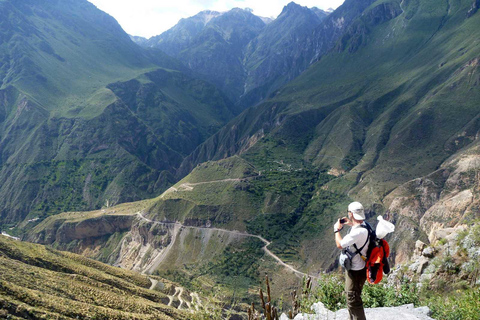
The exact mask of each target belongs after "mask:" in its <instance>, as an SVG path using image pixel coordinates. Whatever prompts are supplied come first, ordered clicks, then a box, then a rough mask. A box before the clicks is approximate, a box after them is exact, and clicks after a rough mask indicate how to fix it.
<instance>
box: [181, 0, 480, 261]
mask: <svg viewBox="0 0 480 320" xmlns="http://www.w3.org/2000/svg"><path fill="white" fill-rule="evenodd" d="M471 7H472V2H471V1H441V2H438V1H428V0H423V1H411V2H400V1H377V2H375V3H373V4H372V5H371V6H369V7H368V8H367V9H366V10H365V11H364V12H363V13H362V14H361V15H360V16H358V18H357V19H356V20H355V21H354V22H353V23H352V25H351V27H350V28H348V30H347V31H346V32H345V33H344V34H343V36H341V37H340V40H339V41H338V42H337V44H336V46H335V47H334V49H333V50H332V51H331V52H330V53H329V54H328V55H326V56H324V57H322V58H321V60H320V61H318V62H317V63H315V64H314V65H313V66H312V67H310V68H309V69H308V70H307V71H306V72H304V73H303V74H302V75H301V76H300V77H298V78H297V79H296V80H294V81H292V82H291V83H289V84H288V85H286V86H285V87H283V88H281V89H280V90H278V91H277V92H276V93H275V95H274V96H272V97H271V98H270V99H269V100H267V101H266V102H264V103H262V104H260V105H259V106H256V107H253V108H250V109H248V110H246V111H245V112H243V113H242V114H241V115H239V116H238V117H237V118H235V119H234V120H233V121H231V122H230V123H229V124H228V125H227V126H225V127H224V128H222V129H221V130H220V131H219V132H218V133H217V134H215V135H214V136H212V137H211V138H209V139H208V140H207V141H206V142H205V143H204V144H202V145H201V146H200V147H199V148H197V149H196V150H195V151H194V152H193V153H192V154H191V155H190V156H189V157H188V158H186V159H185V160H184V162H183V163H182V167H181V172H182V173H187V172H189V171H190V170H191V169H192V168H193V167H194V166H196V164H197V163H202V162H205V161H211V160H217V159H223V158H224V157H226V156H231V155H240V156H241V157H242V158H243V159H245V160H247V161H248V162H249V163H251V164H252V165H253V166H254V167H255V169H256V170H257V171H261V172H276V175H278V176H280V177H282V178H281V179H280V181H285V180H287V181H294V179H295V177H301V175H300V174H299V173H298V172H302V171H303V170H310V171H311V173H310V174H309V177H311V178H313V183H312V184H311V187H310V189H309V188H306V190H309V191H308V192H307V193H306V195H309V197H308V196H307V197H306V198H305V202H304V203H303V204H302V205H300V204H301V203H302V202H297V203H294V205H293V207H290V208H289V209H288V210H287V212H289V214H288V215H284V213H283V212H282V210H280V209H278V208H275V210H272V215H271V216H270V217H268V218H266V217H263V216H262V215H256V214H255V213H254V214H253V215H244V217H245V218H246V220H247V225H250V226H252V225H253V226H254V227H255V229H251V230H255V232H256V233H259V234H262V235H264V236H270V234H271V232H273V230H277V229H278V230H279V231H278V234H279V238H278V239H281V238H284V239H292V240H293V241H290V242H289V241H285V240H282V241H281V242H279V241H278V240H277V242H276V241H273V244H272V248H275V246H276V243H277V244H278V246H279V248H281V249H280V250H279V251H277V252H279V253H280V252H283V253H285V252H288V251H289V250H292V249H293V252H295V255H296V257H295V258H294V259H297V260H298V261H302V260H303V261H304V263H305V265H309V264H310V263H318V261H321V262H320V263H321V264H323V267H325V268H328V267H332V266H334V264H329V263H327V261H330V262H332V263H333V261H334V258H335V254H334V252H335V248H334V246H333V244H332V242H331V239H330V236H329V232H328V230H329V228H330V227H331V225H332V224H333V223H334V220H335V219H336V217H338V216H340V215H342V212H343V211H344V208H345V207H346V206H345V204H347V203H348V202H349V201H352V200H353V199H355V200H359V201H361V202H362V203H364V204H365V205H366V206H367V208H368V212H369V216H373V215H375V214H378V213H384V212H386V211H387V208H388V204H387V205H384V203H383V199H384V197H385V196H386V195H388V193H389V192H390V191H391V190H393V189H394V188H396V187H397V186H399V185H401V184H403V183H405V182H407V181H409V180H411V179H414V178H418V177H421V176H425V175H428V174H430V173H431V172H433V171H435V170H436V169H437V168H438V167H439V166H440V165H441V164H442V163H443V161H445V159H447V158H448V157H450V156H452V155H454V154H456V152H458V151H460V150H462V148H465V147H468V146H469V145H470V144H471V143H472V142H474V141H475V140H476V137H477V136H478V115H479V112H480V109H479V104H478V101H480V96H479V92H480V91H479V90H478V85H479V83H480V73H479V57H480V50H479V47H478V45H477V43H478V41H477V37H476V32H475V30H477V29H478V27H479V24H480V16H479V15H478V13H476V14H473V15H470V16H468V15H467V13H468V12H469V10H470V9H471ZM344 9H345V8H344ZM297 170H302V171H297ZM323 170H324V171H323ZM322 171H323V172H328V173H329V174H330V175H331V176H334V177H331V178H332V179H331V180H330V181H327V182H323V179H318V181H320V182H316V181H317V180H316V178H315V174H318V173H319V172H320V173H322ZM265 176H266V178H267V180H268V181H269V184H270V185H271V186H273V188H274V189H275V190H277V191H280V190H282V187H283V185H282V183H279V180H276V178H273V177H271V176H270V177H269V176H267V175H266V174H265ZM302 181H304V182H307V181H309V180H308V179H306V178H305V177H303V178H302ZM267 185H268V184H267ZM265 188H266V187H265V186H263V187H262V188H261V189H260V190H265ZM295 194H296V195H299V194H300V191H295ZM283 208H287V206H283ZM299 209H301V214H297V215H295V214H294V212H296V210H299ZM257 212H258V211H257ZM414 224H415V223H414ZM417 224H418V222H417ZM401 225H402V227H401V228H399V232H409V230H410V229H409V228H411V227H412V224H411V223H401ZM284 226H289V227H288V228H285V227H284ZM402 228H404V229H402ZM414 228H415V230H416V231H415V232H416V234H417V235H419V236H422V237H425V234H423V231H422V230H421V229H419V228H418V226H417V227H414ZM325 230H326V231H325ZM304 233H306V234H307V235H304ZM298 234H301V236H299V237H298V236H296V235H298ZM324 238H325V239H324ZM272 239H273V238H272ZM295 241H299V244H296V245H295ZM282 242H283V243H282ZM285 243H286V244H287V245H285ZM319 245H321V246H322V250H320V251H319V250H315V249H314V248H317V247H318V246H319ZM272 250H273V249H272ZM309 257H310V258H309ZM315 261H316V262H315Z"/></svg>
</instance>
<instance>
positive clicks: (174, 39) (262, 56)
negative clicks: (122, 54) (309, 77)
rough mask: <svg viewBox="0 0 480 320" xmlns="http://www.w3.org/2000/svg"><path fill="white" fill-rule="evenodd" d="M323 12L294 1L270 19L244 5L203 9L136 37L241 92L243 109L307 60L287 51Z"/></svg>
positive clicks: (234, 96)
mask: <svg viewBox="0 0 480 320" xmlns="http://www.w3.org/2000/svg"><path fill="white" fill-rule="evenodd" d="M326 16H327V13H326V12H324V11H322V10H320V9H318V8H314V9H308V8H307V7H302V6H299V5H297V4H295V3H293V2H291V3H290V4H288V5H287V6H285V8H284V9H283V11H282V13H281V14H280V15H279V16H278V17H277V18H276V19H275V20H273V21H269V20H266V19H265V18H261V17H257V16H255V15H253V14H252V13H251V11H250V10H249V9H245V10H242V9H238V8H236V9H232V10H230V11H228V12H224V13H219V12H213V11H203V12H200V13H199V14H197V15H195V16H193V17H190V18H188V19H182V20H180V22H179V23H178V24H177V25H176V26H174V27H173V28H171V29H170V30H168V31H166V32H164V33H163V34H161V35H159V36H156V37H153V38H151V39H149V40H148V42H147V43H146V44H145V43H143V42H137V43H138V44H140V45H143V46H148V47H155V48H159V49H161V50H163V51H164V52H166V53H167V54H169V55H171V56H173V57H176V58H178V59H179V60H180V61H182V62H183V63H184V64H185V65H187V66H188V67H190V68H191V69H192V70H194V71H195V72H196V73H198V74H201V75H203V76H205V78H206V79H207V80H209V81H212V82H213V83H214V84H216V85H217V86H218V87H219V88H221V89H222V90H223V91H224V92H225V93H226V94H227V96H228V97H229V98H230V99H231V100H233V101H238V100H239V99H240V98H242V97H244V96H246V97H245V98H243V99H242V101H241V102H239V106H240V107H241V108H242V109H245V108H247V107H249V106H250V105H252V104H255V103H257V102H259V100H261V99H263V98H264V97H266V95H267V94H268V93H270V92H271V91H272V90H274V89H276V88H278V87H279V86H280V85H283V84H285V83H286V82H287V81H289V80H291V79H292V78H293V77H295V76H297V75H298V74H299V73H300V72H301V71H303V70H304V69H305V68H306V67H307V66H308V62H309V61H310V60H308V61H307V63H306V65H305V63H304V62H303V61H302V62H299V61H297V60H298V57H297V56H295V55H293V54H292V52H295V51H297V49H296V47H298V46H300V44H301V43H303V42H304V41H305V40H306V38H307V37H308V36H310V34H311V32H312V31H313V30H314V28H315V27H317V26H318V25H319V23H320V21H321V20H322V19H324V18H325V17H326ZM302 45H303V44H302ZM298 64H301V66H299V65H298ZM292 70H293V71H292ZM286 71H288V73H287V72H286ZM286 73H287V74H288V75H287V76H284V74H286ZM249 92H252V93H251V94H250V95H248V93H249Z"/></svg>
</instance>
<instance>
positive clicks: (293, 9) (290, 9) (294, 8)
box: [280, 1, 308, 15]
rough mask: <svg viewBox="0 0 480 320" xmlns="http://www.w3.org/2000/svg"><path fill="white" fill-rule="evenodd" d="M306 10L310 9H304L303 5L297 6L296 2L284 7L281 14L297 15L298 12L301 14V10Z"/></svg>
mask: <svg viewBox="0 0 480 320" xmlns="http://www.w3.org/2000/svg"><path fill="white" fill-rule="evenodd" d="M305 9H308V8H307V7H302V6H301V5H299V4H296V3H295V2H293V1H292V2H290V3H289V4H287V5H286V6H285V7H283V10H282V13H280V15H282V14H289V13H297V12H300V10H305Z"/></svg>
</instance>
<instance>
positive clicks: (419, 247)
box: [415, 240, 427, 255]
mask: <svg viewBox="0 0 480 320" xmlns="http://www.w3.org/2000/svg"><path fill="white" fill-rule="evenodd" d="M426 246H427V245H426V244H425V243H424V242H423V241H421V240H417V241H416V242H415V254H416V255H420V254H422V251H423V249H425V247H426Z"/></svg>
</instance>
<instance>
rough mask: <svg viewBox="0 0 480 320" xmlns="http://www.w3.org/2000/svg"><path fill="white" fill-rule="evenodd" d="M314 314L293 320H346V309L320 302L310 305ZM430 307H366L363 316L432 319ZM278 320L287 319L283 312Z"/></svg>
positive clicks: (376, 319)
mask: <svg viewBox="0 0 480 320" xmlns="http://www.w3.org/2000/svg"><path fill="white" fill-rule="evenodd" d="M312 310H314V311H315V314H298V315H296V316H295V318H294V320H331V319H336V320H348V319H349V316H348V310H347V309H342V310H338V311H337V312H332V311H330V310H328V309H326V308H325V306H324V305H323V304H322V303H321V302H318V303H315V304H314V305H313V306H312ZM429 315H430V309H429V308H428V307H420V308H415V307H414V305H413V304H407V305H403V306H399V307H388V308H387V307H384V308H367V309H365V316H366V317H367V319H368V320H385V319H388V320H433V319H432V318H430V317H429ZM280 320H288V317H287V316H286V315H285V314H282V315H281V317H280Z"/></svg>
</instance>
